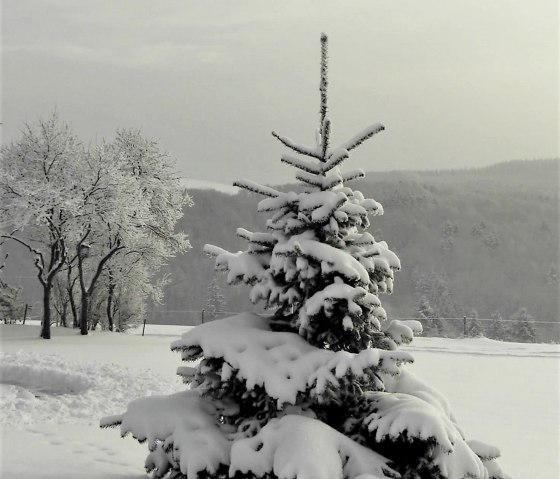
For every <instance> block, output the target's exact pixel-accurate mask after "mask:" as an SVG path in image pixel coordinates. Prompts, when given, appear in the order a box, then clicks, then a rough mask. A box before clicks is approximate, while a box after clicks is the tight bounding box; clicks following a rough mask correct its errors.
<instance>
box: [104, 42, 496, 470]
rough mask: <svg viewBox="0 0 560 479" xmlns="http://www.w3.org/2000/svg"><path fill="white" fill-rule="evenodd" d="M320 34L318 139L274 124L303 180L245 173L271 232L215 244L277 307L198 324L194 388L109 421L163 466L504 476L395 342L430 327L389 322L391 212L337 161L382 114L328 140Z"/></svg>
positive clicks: (184, 343) (225, 263)
mask: <svg viewBox="0 0 560 479" xmlns="http://www.w3.org/2000/svg"><path fill="white" fill-rule="evenodd" d="M321 46H322V55H321V81H320V94H321V107H320V123H319V129H318V131H317V137H316V138H317V142H316V146H314V147H306V146H302V145H299V144H296V143H294V142H293V141H292V140H290V139H288V138H286V137H284V136H280V135H279V134H276V133H273V135H274V136H275V137H276V138H277V139H278V140H279V141H280V142H281V143H282V144H284V145H285V146H286V147H288V148H289V149H290V150H292V151H293V152H295V153H297V154H299V155H300V156H298V157H296V156H294V155H292V154H290V155H288V154H286V155H283V156H282V161H283V162H284V163H287V164H289V165H291V166H294V167H295V168H297V169H298V170H301V171H300V172H299V173H298V174H297V175H296V177H297V179H299V180H300V181H301V182H302V183H303V184H304V188H303V191H301V192H294V191H289V192H280V191H278V190H276V189H274V188H270V187H266V186H261V185H258V184H256V183H253V182H251V181H247V180H243V181H239V182H237V185H238V186H240V187H242V188H245V189H248V190H250V191H254V192H256V193H259V194H261V195H263V196H265V199H263V200H262V201H261V202H260V203H259V210H260V211H262V212H267V213H269V214H270V218H269V220H268V221H267V227H268V231H267V232H250V231H247V230H245V229H242V228H240V229H238V231H237V234H238V235H239V236H241V237H242V238H245V239H246V240H247V241H248V243H249V245H248V248H247V250H246V251H242V252H238V253H230V252H228V251H225V250H223V249H221V248H219V247H216V246H211V245H207V246H206V247H205V251H206V252H207V253H209V254H212V255H215V256H216V265H217V267H218V268H219V269H221V270H224V271H226V272H227V279H228V282H229V283H231V284H233V283H246V284H248V285H250V298H251V300H252V301H253V302H257V301H263V302H264V303H265V305H266V306H267V307H268V308H271V309H273V311H274V312H273V314H272V315H271V316H270V317H262V316H257V315H255V314H250V313H243V314H240V315H237V316H233V317H228V318H224V319H222V320H219V321H213V322H210V323H205V324H203V325H201V326H199V327H197V328H194V329H193V330H191V331H189V332H187V333H186V334H184V335H183V337H182V338H181V339H180V340H178V341H176V342H174V343H173V345H172V349H174V350H178V351H181V353H182V357H183V359H184V360H186V361H194V360H198V359H201V361H200V362H199V363H198V364H197V366H196V367H194V368H192V367H184V368H180V369H179V374H180V375H181V376H183V378H184V379H185V381H186V382H187V383H190V385H191V388H190V389H189V390H187V391H185V392H181V393H177V394H175V395H171V396H169V397H148V398H142V399H139V400H136V401H134V402H133V403H131V404H130V405H129V407H128V410H127V412H126V413H125V414H123V415H119V416H114V417H109V418H105V419H104V420H103V421H102V426H106V427H107V426H114V425H117V424H120V425H121V431H122V433H123V434H126V433H129V432H131V433H132V434H133V436H134V437H136V438H137V439H138V440H140V441H143V440H147V441H148V445H149V449H150V451H151V452H150V454H149V455H148V458H147V461H146V467H147V469H148V470H150V471H152V470H153V471H154V473H155V477H163V476H167V477H170V478H176V479H177V478H181V479H195V478H198V479H201V478H204V479H208V478H226V477H229V478H235V479H242V478H267V479H273V478H281V479H288V478H290V479H291V478H296V479H304V478H312V477H313V478H322V479H336V478H346V479H357V478H358V477H360V479H366V478H383V477H393V478H394V477H401V478H403V479H407V478H410V479H412V478H423V479H427V478H430V479H438V478H449V479H452V478H453V479H454V478H457V479H458V478H464V477H465V478H466V477H471V478H479V479H482V478H489V477H492V478H502V477H504V476H503V474H502V473H501V471H500V468H499V467H498V465H497V464H496V463H495V462H494V459H495V458H496V457H497V456H498V455H499V453H498V452H497V450H496V449H495V448H492V447H490V446H485V445H483V444H482V443H480V442H478V441H472V442H466V441H465V440H464V438H463V436H462V434H461V432H460V430H459V428H458V426H457V425H456V423H455V421H454V419H453V416H452V415H451V413H450V412H449V407H448V405H447V403H446V401H445V399H444V398H442V397H441V395H439V394H438V393H437V392H436V391H434V390H433V389H432V388H430V387H429V386H427V385H426V384H423V383H422V382H421V381H420V380H419V379H418V378H416V377H414V376H413V375H412V373H410V372H409V371H407V370H406V368H404V367H403V366H404V365H405V364H406V363H410V362H412V360H413V358H412V356H411V355H410V354H409V353H407V352H404V351H402V350H400V349H399V346H400V345H401V344H402V343H407V342H410V341H411V340H412V338H413V332H414V331H418V330H419V325H418V323H417V322H416V321H410V322H399V321H388V320H387V318H386V314H385V311H384V309H383V308H382V306H381V303H380V301H379V298H378V295H379V294H380V293H390V292H391V291H392V288H393V273H394V271H396V270H398V269H399V268H400V263H399V260H398V258H397V256H396V255H395V254H394V253H392V252H391V251H390V250H389V248H388V246H387V244H386V243H385V242H382V241H376V240H375V239H374V238H373V236H372V235H371V234H369V233H368V232H366V231H365V229H366V228H367V227H368V226H369V220H368V214H369V215H380V214H382V212H383V209H382V207H381V205H380V204H379V203H377V202H376V201H374V200H372V199H366V198H364V197H363V195H362V194H361V193H360V192H358V191H353V190H352V189H351V188H350V187H348V186H347V185H346V183H348V182H350V181H351V180H353V179H356V178H359V177H361V176H363V172H361V171H355V172H351V173H345V174H344V173H341V172H340V171H339V170H338V166H339V165H340V164H341V163H342V162H343V161H344V160H345V159H346V158H348V155H349V151H350V150H352V149H354V148H356V147H357V146H359V145H360V144H361V143H363V142H364V141H365V140H367V139H368V138H370V137H371V136H373V135H375V134H376V133H378V132H380V131H381V130H383V126H382V125H380V124H376V125H373V126H371V127H369V128H366V129H365V130H364V131H362V132H361V133H359V134H358V135H356V136H355V137H354V138H352V139H351V140H349V141H347V142H345V143H343V144H342V145H340V146H339V147H332V146H331V145H330V139H331V122H330V120H329V118H328V116H327V38H326V36H325V35H323V36H322V37H321ZM302 157H304V158H302Z"/></svg>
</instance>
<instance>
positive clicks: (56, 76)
mask: <svg viewBox="0 0 560 479" xmlns="http://www.w3.org/2000/svg"><path fill="white" fill-rule="evenodd" d="M322 31H324V32H326V33H327V34H328V35H329V42H330V77H329V79H330V86H329V97H330V114H329V116H330V117H331V119H332V121H333V136H334V140H335V142H336V141H344V140H345V139H346V138H347V137H348V136H352V135H353V134H354V133H356V132H357V131H360V130H361V129H363V127H365V126H367V125H368V124H371V123H375V122H382V123H384V124H385V126H386V128H387V129H386V131H385V132H383V133H381V134H379V135H378V136H376V137H375V138H374V139H372V140H369V142H368V143H367V144H366V145H364V146H362V147H361V148H359V149H357V150H355V151H354V152H353V156H352V157H351V158H350V160H348V161H347V163H346V167H347V168H348V169H354V168H357V167H361V168H364V169H366V170H391V169H436V168H438V169H439V168H462V167H476V166H483V165H488V164H491V163H496V162H500V161H506V160H511V159H525V158H527V159H529V158H545V157H547V158H550V157H556V156H558V154H559V153H558V130H559V124H558V106H559V102H558V61H559V60H558V48H559V47H558V2H557V0H531V1H529V0H449V1H444V0H423V1H418V0H398V1H396V0H394V1H390V0H385V1H378V0H358V1H352V0H348V1H341V0H312V1H307V0H306V1H304V0H283V1H277V0H237V1H233V0H212V1H201V0H196V1H194V0H158V1H153V0H88V1H80V0H2V121H3V130H2V134H3V141H4V142H7V141H10V140H12V139H14V138H17V136H18V134H19V131H20V128H21V125H22V122H24V121H33V120H35V119H37V118H38V117H40V116H46V115H48V114H49V113H50V112H51V111H52V110H53V109H54V108H56V109H57V110H58V112H59V114H60V116H61V117H62V119H63V120H65V121H67V122H68V123H70V124H71V125H72V126H73V127H74V129H75V131H76V132H77V133H78V134H79V135H80V136H81V137H82V138H83V139H84V140H85V141H95V140H100V139H101V138H108V139H109V138H111V137H112V136H113V134H114V132H115V130H116V129H117V128H119V127H139V128H141V129H142V131H143V132H144V134H145V135H146V136H149V137H152V138H155V139H158V140H159V142H160V145H161V146H162V148H163V149H165V150H166V151H168V152H169V153H170V154H171V155H172V156H173V157H175V158H176V159H177V162H178V163H177V164H178V169H179V172H180V173H181V175H183V176H186V177H190V178H198V179H204V180H214V181H218V182H223V183H231V182H232V181H233V180H234V179H236V178H250V179H253V180H257V181H261V182H266V183H280V182H286V181H290V180H291V179H292V178H293V173H294V171H293V168H290V167H287V166H285V165H282V164H281V163H280V161H279V158H280V154H281V153H282V151H283V149H282V147H281V145H279V144H278V142H277V141H276V140H275V139H274V138H273V137H272V136H271V135H270V132H271V130H276V131H278V132H280V133H281V134H283V135H285V136H289V137H290V138H292V139H293V140H295V141H298V142H301V143H308V144H312V143H313V141H314V131H315V128H316V126H317V122H318V104H319V98H318V82H319V69H318V65H319V37H320V33H321V32H322Z"/></svg>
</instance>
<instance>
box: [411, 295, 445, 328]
mask: <svg viewBox="0 0 560 479" xmlns="http://www.w3.org/2000/svg"><path fill="white" fill-rule="evenodd" d="M417 317H418V319H419V321H420V324H421V325H422V333H423V335H424V336H441V335H442V334H443V330H444V328H443V323H442V321H441V319H440V318H439V317H438V315H437V314H436V312H435V311H434V310H433V308H432V306H431V305H430V301H429V300H428V298H427V297H426V296H424V295H422V296H421V297H420V299H419V300H418V314H417Z"/></svg>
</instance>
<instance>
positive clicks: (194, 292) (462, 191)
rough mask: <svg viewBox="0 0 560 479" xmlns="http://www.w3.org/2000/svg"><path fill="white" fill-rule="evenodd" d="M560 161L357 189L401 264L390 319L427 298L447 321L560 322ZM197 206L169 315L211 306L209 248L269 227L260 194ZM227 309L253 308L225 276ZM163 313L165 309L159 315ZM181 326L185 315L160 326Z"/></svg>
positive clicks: (375, 230) (411, 176) (177, 263)
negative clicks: (474, 317) (495, 316)
mask: <svg viewBox="0 0 560 479" xmlns="http://www.w3.org/2000/svg"><path fill="white" fill-rule="evenodd" d="M558 165H559V162H558V161H557V160H539V161H513V162H508V163H504V164H499V165H495V166H492V167H488V168H483V169H476V170H455V171H441V172H383V173H374V172H370V173H369V174H367V175H366V179H365V180H363V181H361V182H360V183H359V184H356V189H358V190H361V191H362V193H364V195H365V196H366V197H372V198H374V199H375V200H377V201H379V202H381V203H382V204H383V207H384V210H385V215H384V216H382V217H376V218H373V219H372V224H371V227H370V231H371V232H372V234H373V235H374V237H375V238H376V240H377V239H382V240H385V241H387V242H388V244H389V246H390V247H391V249H392V250H393V251H395V252H396V253H397V254H398V255H399V257H400V259H401V262H402V271H401V272H400V273H397V277H396V283H395V292H394V293H393V294H392V295H391V296H387V297H384V298H383V299H382V300H383V304H384V305H385V307H386V309H387V310H388V312H389V314H390V315H393V316H397V317H413V316H415V315H416V313H417V308H418V302H419V299H420V297H421V296H425V297H426V298H427V299H428V301H429V302H430V306H431V307H432V309H433V310H434V311H436V313H438V314H439V315H440V316H445V317H456V316H462V315H463V314H467V315H469V314H470V313H471V311H472V309H475V310H476V311H477V312H478V315H479V316H480V317H485V318H489V317H490V315H491V314H492V313H493V312H495V311H496V310H498V311H500V312H501V314H502V316H503V317H504V318H506V317H509V316H510V315H511V314H512V313H514V312H515V311H516V310H518V309H519V308H520V307H525V308H527V310H528V312H529V313H530V314H531V315H532V316H533V317H534V318H535V319H537V320H546V321H557V320H558V273H557V269H558V244H559V243H558ZM191 193H192V195H193V197H194V201H195V206H194V207H192V208H188V209H187V210H186V211H185V216H184V218H183V220H182V223H181V224H180V227H181V228H184V229H185V230H186V231H188V232H189V237H190V241H191V243H192V245H193V248H192V250H191V251H189V252H188V253H187V254H186V255H184V256H182V257H180V258H176V259H175V260H174V261H173V262H172V263H171V264H170V268H171V274H172V278H173V280H172V283H171V284H170V285H169V286H168V289H167V301H166V305H165V308H164V309H166V310H169V311H181V310H188V311H193V310H200V309H202V308H204V306H205V302H206V297H207V289H208V285H209V284H210V282H211V281H212V279H213V278H214V277H215V274H216V273H214V271H213V261H212V260H211V259H209V258H206V257H205V256H204V254H203V253H202V247H203V245H204V244H205V243H217V244H220V245H221V246H223V247H225V248H228V249H230V251H231V250H236V249H243V248H244V242H243V241H242V240H240V239H239V238H237V237H236V235H235V231H236V228H238V227H243V228H246V229H249V230H259V229H260V230H262V229H263V227H264V226H263V220H262V218H261V216H260V215H259V214H258V213H257V211H256V209H257V208H256V205H257V202H258V200H259V199H260V198H259V197H258V196H257V195H251V194H247V193H244V192H240V193H239V194H237V195H235V196H230V195H225V194H222V193H218V192H215V191H209V190H208V191H205V190H194V191H192V192H191ZM218 278H219V281H220V283H219V284H220V285H221V286H222V288H221V289H222V293H223V294H224V295H225V296H226V299H227V301H226V309H227V310H229V311H239V310H242V309H244V308H246V299H245V298H246V296H247V295H246V291H244V288H243V287H236V288H231V287H228V286H226V284H225V278H223V277H222V276H221V275H218ZM157 309H158V310H159V309H160V308H157ZM164 316H167V319H174V320H176V321H181V317H182V315H181V314H180V313H173V314H166V315H162V316H161V320H162V321H163V320H165V318H164Z"/></svg>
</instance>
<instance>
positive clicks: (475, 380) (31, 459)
mask: <svg viewBox="0 0 560 479" xmlns="http://www.w3.org/2000/svg"><path fill="white" fill-rule="evenodd" d="M185 329H186V328H181V327H177V326H155V325H153V326H152V325H148V326H147V328H146V333H147V336H145V337H140V336H139V335H138V332H134V333H133V334H126V335H118V334H110V333H95V334H92V335H90V336H87V337H81V336H79V335H77V334H76V333H75V332H74V331H72V330H63V329H56V330H54V332H53V339H52V340H50V341H43V340H40V339H38V337H37V336H38V334H39V329H38V327H37V326H20V325H0V344H1V346H2V352H1V353H0V355H1V362H0V374H1V383H0V394H1V396H2V408H1V415H0V424H1V425H2V435H1V438H2V444H1V451H2V454H1V456H0V458H1V460H2V464H1V468H0V472H1V474H0V475H1V476H2V477H23V478H29V479H35V478H37V479H51V478H52V479H55V478H57V479H70V478H72V479H102V478H103V479H107V478H120V479H140V478H145V477H147V476H146V475H145V474H144V473H143V467H142V465H143V462H144V458H145V451H146V446H145V445H140V444H137V443H136V441H134V440H132V439H130V438H127V439H124V440H123V439H121V438H120V436H119V433H118V431H115V430H101V429H99V427H98V422H99V418H100V417H102V416H104V415H111V414H116V413H119V412H122V411H123V410H124V408H125V407H126V405H127V404H128V402H129V401H130V400H132V399H135V398H137V397H140V396H145V395H147V394H168V393H170V392H172V391H179V390H182V389H183V387H184V386H183V385H182V384H181V382H180V380H179V379H178V378H177V376H175V369H176V368H177V366H178V365H179V363H180V361H179V356H178V355H177V354H174V353H171V352H170V351H169V344H170V342H171V341H172V340H173V339H176V338H177V337H178V336H179V335H180V333H181V332H182V331H184V330H185ZM408 350H409V351H412V352H413V354H414V356H415V357H416V363H415V364H414V365H413V366H412V367H413V370H414V371H415V372H416V373H417V374H419V375H420V376H422V377H425V378H426V379H428V380H429V382H430V384H431V385H433V386H435V387H437V388H438V389H439V390H440V391H441V392H443V393H444V394H445V395H446V396H447V397H448V399H449V400H450V403H451V405H452V408H453V410H454V411H455V414H456V416H457V417H458V419H459V422H460V424H462V425H463V426H464V428H465V433H466V435H467V437H468V438H480V439H482V440H484V441H487V442H491V443H494V444H495V445H497V446H499V447H500V449H501V450H502V453H503V459H502V461H501V464H502V465H503V466H504V468H505V469H506V470H507V471H508V472H509V473H510V474H511V475H512V477H513V478H514V479H525V478H529V477H535V478H536V477H538V478H539V479H557V478H558V477H560V476H559V464H558V450H559V443H558V431H559V425H560V423H559V416H558V411H559V406H560V404H559V389H558V381H559V375H558V372H559V361H558V359H559V358H560V347H559V346H557V345H533V344H515V343H498V342H495V341H491V340H487V339H484V338H481V339H474V340H472V339H469V340H453V339H436V338H419V339H417V340H416V341H415V343H414V345H411V346H409V347H408Z"/></svg>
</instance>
